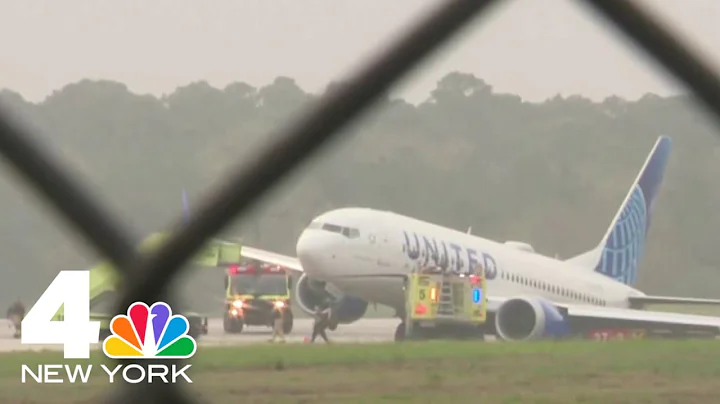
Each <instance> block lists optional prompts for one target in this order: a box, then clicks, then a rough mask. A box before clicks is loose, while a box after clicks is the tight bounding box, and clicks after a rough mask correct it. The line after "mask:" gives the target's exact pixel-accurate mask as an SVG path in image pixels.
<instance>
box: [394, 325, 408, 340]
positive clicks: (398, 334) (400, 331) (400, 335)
mask: <svg viewBox="0 0 720 404" xmlns="http://www.w3.org/2000/svg"><path fill="white" fill-rule="evenodd" d="M405 331H406V326H405V322H404V321H403V322H401V323H400V324H398V326H397V328H396V329H395V342H400V341H404V340H405Z"/></svg>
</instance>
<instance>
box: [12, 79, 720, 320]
mask: <svg viewBox="0 0 720 404" xmlns="http://www.w3.org/2000/svg"><path fill="white" fill-rule="evenodd" d="M331 86H332V84H331ZM331 86H329V88H330V87H331ZM320 95H321V94H311V93H308V92H306V91H304V90H303V89H302V88H300V87H299V86H298V85H297V84H296V83H295V81H294V80H293V79H292V78H289V77H278V78H277V79H275V81H274V82H272V83H270V84H268V85H265V86H261V87H254V86H252V85H250V84H247V83H243V82H236V83H233V84H230V85H228V86H226V87H225V88H222V89H219V88H214V87H212V86H210V85H209V84H208V83H206V82H203V81H200V82H196V83H192V84H189V85H186V86H183V87H179V88H177V89H176V90H175V91H174V92H173V93H171V94H167V95H163V96H153V95H146V94H137V93H134V92H132V91H130V90H129V89H128V88H127V87H126V86H125V85H124V84H121V83H118V82H113V81H92V80H82V81H79V82H76V83H72V84H68V85H67V86H65V87H63V88H62V89H59V90H57V91H55V92H53V93H52V94H50V95H49V96H48V97H47V98H46V99H45V100H43V101H42V102H38V103H31V102H28V101H26V100H25V99H24V98H23V97H22V95H21V94H18V93H17V92H14V91H12V90H7V89H6V90H3V91H2V92H0V102H1V103H2V105H3V107H4V109H5V110H6V111H10V112H11V114H12V115H13V117H14V118H16V120H18V122H21V123H23V124H25V125H27V126H29V127H31V128H33V129H35V132H36V136H38V137H39V139H40V140H41V141H42V142H43V144H45V145H46V146H47V147H48V149H49V150H50V151H51V152H52V153H53V154H55V155H56V156H58V157H59V158H60V159H61V160H62V161H64V162H66V163H67V164H68V165H69V166H70V167H72V169H73V170H74V172H75V175H76V176H77V178H79V179H81V180H82V181H83V183H85V184H87V185H88V186H89V188H90V189H91V190H92V192H93V194H94V195H96V196H97V197H98V198H100V200H102V201H103V202H105V203H107V204H108V205H109V206H110V207H111V208H112V209H113V210H114V211H116V212H117V214H118V216H119V217H120V219H121V220H122V221H123V223H125V224H126V225H127V226H128V228H129V229H131V231H132V232H133V234H135V235H136V236H137V237H140V236H141V235H143V234H146V233H148V232H150V231H155V230H158V229H161V228H163V227H164V226H166V225H167V224H168V223H169V222H170V221H172V220H178V218H179V216H180V211H181V202H180V195H181V190H182V189H187V191H188V193H189V195H190V202H191V205H192V202H193V201H198V200H199V199H201V198H202V196H203V194H204V193H205V192H206V191H207V190H209V189H211V187H215V186H217V185H218V184H219V182H221V181H222V180H223V179H224V176H225V175H226V174H227V173H229V172H230V170H231V169H232V168H234V167H238V166H241V165H242V164H243V162H245V161H247V159H248V158H250V157H252V156H254V154H255V153H257V150H258V149H257V147H258V146H259V145H260V144H261V143H262V142H266V141H268V140H269V139H270V138H271V137H272V136H273V134H274V133H276V130H277V129H278V128H280V127H281V125H284V124H287V123H288V122H291V121H292V119H293V118H294V117H296V116H297V114H299V113H302V111H303V110H304V109H305V108H307V106H308V105H310V104H311V103H312V102H314V101H315V100H316V99H317V98H318V97H319V96H320ZM661 134H666V135H670V136H671V137H672V138H673V140H674V149H673V154H672V156H671V160H670V164H669V166H668V171H667V173H666V176H665V183H664V185H663V187H662V188H661V191H660V195H659V197H658V200H657V204H656V206H655V214H654V217H653V219H652V227H651V230H650V234H649V239H648V244H647V246H646V250H645V257H644V260H643V262H642V264H641V271H640V274H639V277H640V281H639V285H638V286H640V287H641V288H642V289H643V290H646V291H649V292H654V293H674V294H684V295H695V296H708V297H717V291H716V290H717V288H716V287H715V285H717V284H718V282H720V272H718V267H720V256H718V255H717V254H716V243H715V240H716V239H717V238H718V235H720V233H719V231H718V230H717V229H718V228H719V226H718V225H720V219H719V218H718V215H717V214H716V213H715V209H716V207H717V206H720V187H718V186H717V180H716V179H715V180H713V178H716V177H715V175H716V173H717V172H718V171H719V170H718V169H720V163H719V161H720V147H719V146H718V144H720V143H718V140H717V139H716V138H715V136H716V135H717V129H716V127H714V126H713V124H712V122H711V121H710V120H709V119H708V118H707V117H706V116H705V115H703V114H702V113H700V112H698V111H697V110H696V108H695V106H694V105H693V103H692V102H691V101H690V100H689V99H688V98H687V97H684V96H675V97H660V96H657V95H654V94H647V95H646V96H644V97H642V98H641V99H639V100H637V101H628V100H624V99H622V98H619V97H609V98H607V99H605V100H604V101H602V102H593V101H591V100H589V99H586V98H583V97H581V96H577V95H573V96H567V97H562V96H559V95H558V96H556V97H553V98H550V99H548V100H546V101H544V102H540V103H531V102H526V101H523V100H522V98H521V97H520V96H518V95H514V94H502V93H498V92H496V91H494V90H493V88H492V86H491V85H490V84H488V83H486V82H485V81H483V80H482V79H480V78H477V77H475V76H474V75H472V74H467V73H461V72H452V73H449V74H448V75H446V76H445V77H444V78H442V79H441V80H440V81H439V82H438V83H437V86H436V88H435V89H434V90H433V91H432V92H430V94H428V99H427V100H426V101H425V102H422V103H420V104H418V105H414V104H411V103H408V102H406V101H404V100H402V99H397V98H391V97H386V98H385V99H383V100H382V101H381V102H379V103H378V104H377V106H376V107H375V108H374V109H373V110H372V111H371V113H369V114H368V115H367V116H365V117H364V118H363V119H361V120H360V121H358V122H356V123H355V124H353V125H352V126H351V127H350V128H348V129H347V130H346V133H345V135H346V136H344V137H343V139H342V140H339V141H337V142H335V143H334V144H332V145H331V146H329V147H328V148H327V149H326V150H324V151H323V152H322V153H321V155H320V156H319V157H318V158H317V159H315V160H314V161H311V162H308V163H306V164H304V165H303V166H302V167H301V168H299V169H298V170H296V172H294V173H293V174H292V175H290V176H289V177H287V178H285V179H284V181H283V183H282V184H281V185H279V186H278V187H276V188H275V189H273V191H272V192H271V193H270V194H268V195H266V196H265V197H264V198H262V200H261V201H260V202H259V203H258V205H257V206H255V207H254V208H253V210H252V211H251V212H249V214H248V215H246V216H245V217H244V218H243V219H241V220H236V221H234V222H233V223H231V224H230V226H229V228H228V230H227V232H226V233H227V234H232V235H236V236H241V237H242V238H243V240H244V241H245V242H246V243H247V244H248V245H252V246H256V247H259V248H264V249H269V250H273V251H277V252H280V253H285V254H293V253H294V251H293V250H294V243H295V240H296V238H297V236H298V235H299V234H300V232H301V231H302V229H303V228H304V227H305V226H306V225H307V223H308V222H309V221H310V220H311V219H312V218H313V217H314V216H315V215H317V214H320V213H322V212H324V211H326V210H329V209H333V208H338V207H343V206H367V207H373V208H378V209H387V210H392V211H396V212H398V213H403V214H406V215H410V216H415V217H418V218H422V219H424V220H428V221H432V222H435V223H438V224H441V225H445V226H450V227H454V228H458V229H462V230H465V229H467V228H468V227H469V226H472V229H473V232H474V233H476V234H479V235H482V236H484V237H488V238H492V239H495V240H498V241H504V240H520V241H524V242H528V243H530V244H532V245H533V246H534V248H535V249H536V250H537V251H539V252H541V253H543V254H546V255H551V256H554V255H556V254H557V255H559V256H560V257H570V256H572V255H575V254H577V253H580V252H582V251H585V250H587V249H589V248H591V247H593V246H594V245H596V244H597V243H598V242H599V241H600V238H601V237H602V236H603V234H604V233H605V231H606V229H607V226H608V225H609V223H610V221H611V220H612V217H613V215H614V214H615V212H616V210H617V209H618V207H619V205H620V203H621V201H622V199H623V198H624V197H625V194H626V193H627V191H628V188H629V187H630V185H631V183H632V181H633V180H634V178H635V175H636V174H637V172H638V170H639V169H640V167H641V166H642V164H643V162H644V159H645V157H646V155H647V153H648V152H649V150H650V148H651V147H652V145H653V143H654V141H655V139H656V137H657V136H659V135H661ZM5 172H7V173H8V175H5V176H3V177H2V180H0V189H1V190H2V191H1V192H2V194H3V198H2V202H1V203H2V205H1V206H2V207H3V209H2V211H0V226H2V229H3V231H2V233H1V234H2V237H3V240H2V242H0V252H1V253H2V261H3V262H2V273H1V274H2V278H1V279H2V282H0V293H1V294H0V303H3V304H8V303H9V302H10V301H11V300H13V299H15V298H17V297H24V299H25V300H33V299H35V298H36V297H37V295H38V294H39V293H40V292H41V291H42V289H43V288H44V287H45V286H47V284H48V283H49V282H50V280H51V279H52V277H53V276H54V274H55V273H56V272H57V271H58V270H60V269H70V268H82V267H86V266H87V265H89V264H91V263H92V262H93V261H94V260H96V259H97V257H96V256H95V255H94V253H93V252H92V251H91V250H89V249H88V248H87V246H85V245H84V244H83V243H81V242H80V240H79V238H78V237H77V236H76V235H74V234H73V233H72V232H71V231H70V230H69V229H68V228H67V227H66V226H65V225H64V224H63V223H62V222H60V221H59V220H57V219H56V218H55V217H54V216H53V214H52V213H50V211H49V210H48V209H47V208H46V205H45V204H44V203H43V202H41V201H38V200H37V199H36V198H35V197H34V196H33V194H32V193H31V192H30V191H29V190H28V188H27V186H26V185H24V184H23V183H22V182H21V181H18V180H17V179H15V178H14V177H13V176H12V175H11V174H10V173H11V172H10V171H9V170H6V171H5ZM188 279H190V283H189V284H190V285H195V286H197V285H198V284H201V285H205V286H207V287H204V288H203V289H205V290H207V289H211V290H217V291H218V292H217V294H216V295H215V294H214V295H212V296H207V294H208V292H203V293H200V294H199V295H202V296H201V297H198V301H199V302H201V303H202V304H201V306H206V307H216V306H217V304H216V300H217V299H216V296H220V295H221V293H222V292H221V291H222V289H221V287H222V285H221V281H220V279H219V278H218V275H216V274H192V275H191V276H190V278H188ZM213 285H215V286H213ZM215 287H217V288H216V289H213V288H215ZM18 295H19V296H18ZM213 299H215V300H213Z"/></svg>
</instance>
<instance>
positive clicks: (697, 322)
mask: <svg viewBox="0 0 720 404" xmlns="http://www.w3.org/2000/svg"><path fill="white" fill-rule="evenodd" d="M506 300H508V299H507V298H504V297H503V298H498V297H488V310H489V311H495V310H497V308H498V307H499V306H500V305H501V304H502V303H503V302H504V301H506ZM553 304H554V305H555V306H556V307H557V308H558V309H559V310H560V312H561V313H563V314H565V316H566V317H567V318H568V320H570V322H571V323H572V324H573V328H574V329H579V330H580V331H582V330H583V329H585V328H588V330H589V329H594V328H599V327H617V328H633V327H637V328H662V329H668V330H683V331H698V332H707V331H711V332H713V333H715V334H717V333H718V332H720V317H711V316H701V315H695V314H683V313H669V312H661V311H649V310H636V309H622V308H610V307H599V306H585V305H572V304H564V303H556V302H553Z"/></svg>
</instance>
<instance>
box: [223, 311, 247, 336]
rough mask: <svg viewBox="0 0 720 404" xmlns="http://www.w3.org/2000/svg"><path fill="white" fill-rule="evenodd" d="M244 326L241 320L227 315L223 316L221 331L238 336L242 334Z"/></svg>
mask: <svg viewBox="0 0 720 404" xmlns="http://www.w3.org/2000/svg"><path fill="white" fill-rule="evenodd" d="M244 325H245V324H244V322H243V319H242V318H239V317H233V316H230V315H228V314H225V317H224V318H223V329H224V330H225V332H226V333H228V334H239V333H240V332H242V329H243V326H244Z"/></svg>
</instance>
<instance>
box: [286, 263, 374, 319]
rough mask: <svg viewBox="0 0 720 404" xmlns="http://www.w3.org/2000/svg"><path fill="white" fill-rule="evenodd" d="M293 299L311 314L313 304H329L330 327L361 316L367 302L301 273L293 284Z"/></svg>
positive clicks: (365, 309) (363, 313)
mask: <svg viewBox="0 0 720 404" xmlns="http://www.w3.org/2000/svg"><path fill="white" fill-rule="evenodd" d="M295 300H296V301H297V303H298V305H299V306H300V308H301V309H302V310H303V311H304V312H306V313H308V314H312V313H313V310H314V308H315V306H321V307H322V306H324V305H325V304H328V303H329V304H330V307H331V311H330V313H331V314H330V323H331V326H330V328H331V329H334V328H335V326H336V325H337V324H349V323H352V322H355V321H357V320H359V319H361V318H362V316H364V315H365V312H366V311H367V307H368V302H366V301H365V300H362V299H358V298H356V297H352V296H348V295H343V294H342V293H341V292H340V291H339V290H337V288H334V287H333V286H332V285H329V284H326V283H325V282H318V281H313V280H311V279H310V278H308V277H307V275H306V274H303V275H302V276H301V277H300V279H298V281H297V283H296V285H295Z"/></svg>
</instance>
